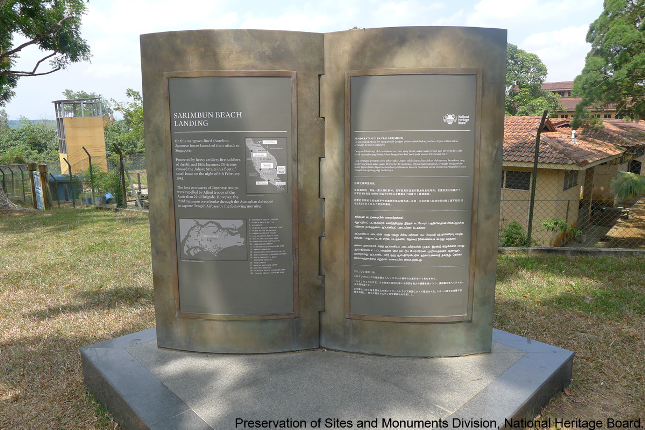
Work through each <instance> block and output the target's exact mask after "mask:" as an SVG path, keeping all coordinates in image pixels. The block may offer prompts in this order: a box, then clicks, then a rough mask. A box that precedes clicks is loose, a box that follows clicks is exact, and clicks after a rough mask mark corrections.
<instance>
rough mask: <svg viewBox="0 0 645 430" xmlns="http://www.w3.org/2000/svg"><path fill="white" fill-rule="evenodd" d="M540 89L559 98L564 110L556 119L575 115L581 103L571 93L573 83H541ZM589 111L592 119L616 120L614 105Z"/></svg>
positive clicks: (579, 99)
mask: <svg viewBox="0 0 645 430" xmlns="http://www.w3.org/2000/svg"><path fill="white" fill-rule="evenodd" d="M542 89H544V90H547V91H550V92H552V93H553V94H557V95H559V96H560V100H559V101H560V104H561V105H562V107H563V108H564V109H563V110H562V111H559V112H556V116H557V118H573V115H574V114H575V113H576V105H577V104H578V103H580V101H582V99H581V98H579V97H573V94H572V93H571V91H572V90H573V81H561V82H544V83H542ZM590 111H591V116H592V117H594V118H603V119H614V118H618V116H617V115H616V105H613V104H612V105H609V106H607V107H592V108H591V109H590Z"/></svg>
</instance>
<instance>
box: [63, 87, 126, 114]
mask: <svg viewBox="0 0 645 430" xmlns="http://www.w3.org/2000/svg"><path fill="white" fill-rule="evenodd" d="M63 96H64V97H65V99H66V100H77V99H94V98H98V99H101V110H102V111H103V116H104V117H108V118H111V117H112V115H113V114H114V110H113V109H112V103H110V101H109V100H107V99H106V98H104V97H103V96H102V95H101V94H97V93H88V92H87V91H83V90H79V91H74V90H70V89H66V90H65V91H63ZM88 111H89V108H87V111H86V112H88ZM88 114H89V113H88Z"/></svg>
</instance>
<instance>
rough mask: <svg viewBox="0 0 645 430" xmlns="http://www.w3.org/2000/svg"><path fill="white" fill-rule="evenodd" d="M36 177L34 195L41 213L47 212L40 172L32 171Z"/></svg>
mask: <svg viewBox="0 0 645 430" xmlns="http://www.w3.org/2000/svg"><path fill="white" fill-rule="evenodd" d="M31 174H32V175H34V194H35V195H36V207H37V208H38V209H40V210H41V211H44V210H45V196H44V193H43V186H42V182H41V180H40V172H39V171H38V170H35V171H32V172H31Z"/></svg>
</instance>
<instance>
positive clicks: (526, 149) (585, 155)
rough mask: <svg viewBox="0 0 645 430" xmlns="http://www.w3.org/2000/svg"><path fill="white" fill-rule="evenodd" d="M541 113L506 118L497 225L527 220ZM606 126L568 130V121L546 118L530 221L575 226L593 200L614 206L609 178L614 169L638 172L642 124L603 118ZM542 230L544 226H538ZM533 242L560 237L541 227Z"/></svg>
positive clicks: (584, 223) (585, 218) (586, 217)
mask: <svg viewBox="0 0 645 430" xmlns="http://www.w3.org/2000/svg"><path fill="white" fill-rule="evenodd" d="M540 120H541V118H540V117H533V116H525V117H512V116H508V117H505V121H504V148H503V150H504V152H503V161H504V162H503V173H502V181H501V184H502V205H501V214H500V215H501V224H500V230H502V229H503V228H504V227H505V226H506V225H508V224H509V223H511V222H512V221H518V222H519V223H520V224H521V225H522V226H523V227H524V228H526V227H527V224H528V210H529V202H530V188H531V182H532V175H533V164H534V158H535V144H536V138H537V129H538V127H539V125H540ZM604 123H605V128H603V129H601V130H591V131H588V132H585V133H583V132H581V131H580V130H578V131H577V132H572V130H571V128H570V127H569V124H568V120H564V119H560V118H553V119H548V118H547V119H546V121H545V124H544V128H543V129H542V131H541V134H540V147H539V154H538V174H537V183H536V202H538V204H536V206H535V213H534V220H536V221H535V222H534V225H536V223H537V225H540V222H542V221H545V220H549V219H551V220H552V219H554V218H557V219H559V220H562V221H564V222H566V223H567V225H569V226H573V227H575V228H578V229H585V228H587V227H588V226H589V225H590V222H591V213H592V208H593V207H592V202H596V206H597V205H599V204H602V205H605V206H613V197H612V195H611V193H610V192H609V181H610V180H611V178H613V177H614V176H616V174H617V172H618V170H623V171H632V172H635V173H640V167H641V163H642V161H643V156H644V152H645V125H644V124H643V123H642V122H641V123H626V122H624V121H621V120H605V121H604ZM542 230H544V229H542ZM540 234H541V235H542V237H541V239H539V240H538V243H541V244H546V245H549V244H550V245H557V244H559V243H561V242H562V241H563V240H564V239H565V237H564V235H563V234H562V233H558V232H550V233H549V232H545V231H541V232H540Z"/></svg>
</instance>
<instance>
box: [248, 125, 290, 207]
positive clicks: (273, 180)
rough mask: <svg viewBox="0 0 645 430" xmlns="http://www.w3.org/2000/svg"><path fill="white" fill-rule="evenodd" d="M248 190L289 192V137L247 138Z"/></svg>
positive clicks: (250, 191) (255, 191) (252, 191)
mask: <svg viewBox="0 0 645 430" xmlns="http://www.w3.org/2000/svg"><path fill="white" fill-rule="evenodd" d="M246 164H247V178H246V192H247V193H251V194H263V193H273V194H276V193H286V192H287V139H285V138H250V137H247V138H246Z"/></svg>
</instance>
